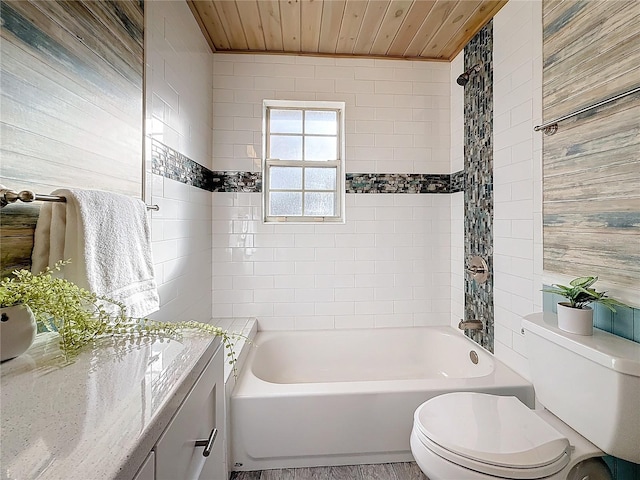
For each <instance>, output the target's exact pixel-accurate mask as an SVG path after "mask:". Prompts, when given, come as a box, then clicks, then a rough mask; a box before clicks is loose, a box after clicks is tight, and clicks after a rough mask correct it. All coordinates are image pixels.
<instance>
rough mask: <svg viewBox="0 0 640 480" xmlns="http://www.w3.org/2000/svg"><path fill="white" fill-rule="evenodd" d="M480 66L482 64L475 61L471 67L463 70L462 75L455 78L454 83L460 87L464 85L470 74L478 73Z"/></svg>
mask: <svg viewBox="0 0 640 480" xmlns="http://www.w3.org/2000/svg"><path fill="white" fill-rule="evenodd" d="M481 66H482V64H480V63H477V64H475V65H474V66H473V67H471V68H469V69H468V70H467V71H466V72H464V73H463V74H462V75H460V76H459V77H458V79H457V80H456V83H457V84H458V85H460V86H461V87H464V86H465V85H466V84H467V83H468V82H469V78H470V77H471V74H472V73H478V72H479V71H480V67H481Z"/></svg>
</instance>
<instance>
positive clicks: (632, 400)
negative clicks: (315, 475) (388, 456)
mask: <svg viewBox="0 0 640 480" xmlns="http://www.w3.org/2000/svg"><path fill="white" fill-rule="evenodd" d="M522 326H523V327H524V330H525V341H526V344H527V348H528V357H529V365H530V367H531V375H532V378H533V385H534V389H535V393H536V398H537V400H538V401H539V402H540V403H541V404H542V405H544V407H545V409H542V410H530V409H529V408H528V407H527V406H525V405H524V404H522V403H521V402H520V401H519V400H518V399H517V398H516V397H502V396H497V395H488V394H484V393H475V392H457V393H448V394H444V395H440V396H438V397H435V398H432V399H431V400H428V401H427V402H425V403H423V404H422V405H420V406H419V407H418V409H417V410H416V412H415V415H414V423H413V430H412V432H411V452H412V453H413V456H414V458H415V460H416V462H417V463H418V465H419V466H420V468H421V469H422V471H423V472H424V473H425V475H426V476H427V477H428V478H429V479H430V480H441V479H443V480H465V479H470V480H477V479H487V480H489V479H498V478H510V479H520V478H522V479H525V478H545V479H554V480H556V479H557V480H565V479H566V480H584V479H589V480H601V479H602V480H606V479H610V478H611V475H610V473H609V470H608V468H607V467H606V465H605V464H604V462H603V460H602V459H601V458H600V457H601V456H602V455H604V454H605V452H606V453H608V454H610V455H613V456H616V457H619V458H622V459H625V460H628V461H631V462H634V463H640V408H639V405H640V344H638V343H634V342H631V341H629V340H625V339H623V338H621V337H616V336H614V335H611V334H609V333H606V332H602V331H599V330H596V331H595V332H594V335H593V336H580V335H573V334H570V333H566V332H564V331H562V330H559V329H558V328H557V321H556V317H555V315H552V314H542V313H540V314H532V315H529V316H527V317H525V319H524V320H523V324H522Z"/></svg>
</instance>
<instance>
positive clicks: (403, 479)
mask: <svg viewBox="0 0 640 480" xmlns="http://www.w3.org/2000/svg"><path fill="white" fill-rule="evenodd" d="M231 480H428V479H427V477H426V476H425V475H424V474H423V473H422V472H421V471H420V468H418V465H416V463H415V462H403V463H381V464H377V465H347V466H341V467H313V468H282V469H276V470H263V471H261V472H234V473H233V474H232V475H231Z"/></svg>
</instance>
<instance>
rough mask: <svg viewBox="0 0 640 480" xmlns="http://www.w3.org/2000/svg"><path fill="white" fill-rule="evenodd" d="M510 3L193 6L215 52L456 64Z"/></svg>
mask: <svg viewBox="0 0 640 480" xmlns="http://www.w3.org/2000/svg"><path fill="white" fill-rule="evenodd" d="M506 2H507V0H235V1H234V0H188V3H189V6H190V7H191V11H192V12H193V14H194V16H195V18H196V20H197V21H198V24H199V25H200V28H201V29H202V32H203V34H204V36H205V38H206V39H207V41H208V42H209V46H210V47H211V50H212V51H214V52H220V53H222V52H230V53H240V52H249V53H260V52H263V53H293V54H307V55H327V56H334V57H335V56H340V57H342V56H363V57H391V58H408V59H420V60H449V61H450V60H452V59H453V58H454V57H455V56H456V55H457V54H458V53H459V52H460V51H461V50H462V49H463V48H464V46H465V45H466V44H467V42H468V41H469V40H470V39H471V38H472V37H473V36H474V35H475V34H476V33H477V32H478V31H479V30H480V29H481V28H482V27H483V26H484V25H485V24H486V23H487V22H488V21H489V20H491V18H492V17H493V16H494V15H495V14H496V12H497V11H498V10H500V8H501V7H502V6H503V5H504V4H505V3H506Z"/></svg>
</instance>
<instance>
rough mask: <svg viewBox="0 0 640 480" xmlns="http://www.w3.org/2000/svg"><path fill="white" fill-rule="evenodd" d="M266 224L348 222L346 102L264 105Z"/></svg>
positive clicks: (264, 199)
mask: <svg viewBox="0 0 640 480" xmlns="http://www.w3.org/2000/svg"><path fill="white" fill-rule="evenodd" d="M263 132H264V135H263V139H264V140H263V163H264V164H263V169H262V172H263V192H264V195H263V206H264V221H265V222H343V221H344V191H345V189H344V102H293V101H278V100H265V101H264V115H263Z"/></svg>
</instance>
